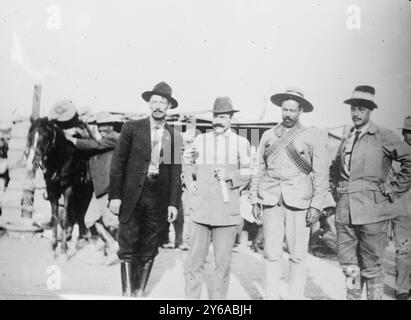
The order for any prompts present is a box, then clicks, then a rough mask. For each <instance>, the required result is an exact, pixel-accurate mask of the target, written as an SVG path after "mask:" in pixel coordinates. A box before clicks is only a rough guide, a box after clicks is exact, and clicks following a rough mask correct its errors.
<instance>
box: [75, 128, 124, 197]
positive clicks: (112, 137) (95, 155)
mask: <svg viewBox="0 0 411 320" xmlns="http://www.w3.org/2000/svg"><path fill="white" fill-rule="evenodd" d="M118 137H119V134H118V133H117V132H111V133H109V134H107V135H106V136H104V137H103V138H102V139H101V140H99V141H97V140H93V139H78V140H77V142H76V148H77V149H78V150H79V151H80V152H81V153H82V154H84V155H87V156H90V160H89V169H90V176H91V181H92V182H93V188H94V194H95V195H96V197H97V198H99V197H101V196H103V195H105V194H106V193H108V188H109V184H110V167H111V159H112V157H113V153H114V148H115V146H116V142H117V140H118Z"/></svg>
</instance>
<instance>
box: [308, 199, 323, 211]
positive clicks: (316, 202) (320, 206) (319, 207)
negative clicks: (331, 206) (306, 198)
mask: <svg viewBox="0 0 411 320" xmlns="http://www.w3.org/2000/svg"><path fill="white" fill-rule="evenodd" d="M310 207H312V208H315V209H317V210H319V211H322V210H323V201H322V200H319V199H313V200H312V201H311V204H310Z"/></svg>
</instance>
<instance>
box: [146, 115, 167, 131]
mask: <svg viewBox="0 0 411 320" xmlns="http://www.w3.org/2000/svg"><path fill="white" fill-rule="evenodd" d="M149 119H150V129H151V130H153V129H154V128H155V127H158V128H159V129H162V128H164V126H165V124H166V122H165V121H164V122H163V123H162V124H160V125H159V126H158V125H157V123H156V122H155V120H154V119H153V117H152V116H150V117H149Z"/></svg>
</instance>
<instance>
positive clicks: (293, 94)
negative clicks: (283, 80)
mask: <svg viewBox="0 0 411 320" xmlns="http://www.w3.org/2000/svg"><path fill="white" fill-rule="evenodd" d="M270 100H271V102H272V103H274V104H275V105H276V106H279V107H281V105H282V103H283V102H284V101H287V100H295V101H297V102H298V103H299V104H300V107H301V108H302V109H303V111H304V112H311V111H313V109H314V107H313V105H312V104H311V103H310V102H309V101H308V100H307V99H305V98H304V94H303V92H302V91H301V90H300V89H298V88H288V89H286V90H285V92H282V93H277V94H274V95H272V96H271V99H270Z"/></svg>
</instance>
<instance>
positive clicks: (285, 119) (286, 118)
mask: <svg viewBox="0 0 411 320" xmlns="http://www.w3.org/2000/svg"><path fill="white" fill-rule="evenodd" d="M283 120H284V121H287V120H289V121H294V120H293V119H291V118H289V117H285V118H283Z"/></svg>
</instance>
